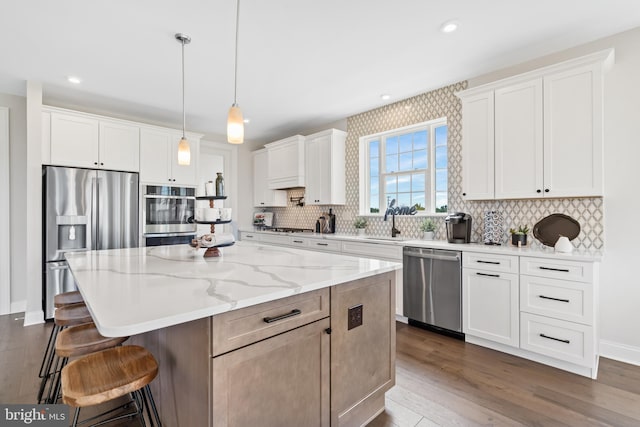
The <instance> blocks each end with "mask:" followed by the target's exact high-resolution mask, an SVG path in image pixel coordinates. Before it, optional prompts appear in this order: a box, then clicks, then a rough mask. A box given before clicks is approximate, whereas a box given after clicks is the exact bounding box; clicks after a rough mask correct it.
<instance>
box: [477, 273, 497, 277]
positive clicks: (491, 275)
mask: <svg viewBox="0 0 640 427" xmlns="http://www.w3.org/2000/svg"><path fill="white" fill-rule="evenodd" d="M476 274H477V275H478V276H489V277H500V275H499V274H488V273H476Z"/></svg>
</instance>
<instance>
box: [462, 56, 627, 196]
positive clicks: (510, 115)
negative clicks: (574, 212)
mask: <svg viewBox="0 0 640 427" xmlns="http://www.w3.org/2000/svg"><path fill="white" fill-rule="evenodd" d="M613 56H614V55H613V50H612V49H609V50H606V51H602V52H597V53H594V54H591V55H587V56H584V57H581V58H577V59H574V60H571V61H566V62H563V63H560V64H556V65H553V66H549V67H546V68H543V69H541V70H535V71H532V72H529V73H526V74H523V75H519V76H514V77H511V78H508V79H505V80H501V81H498V82H495V83H491V84H488V85H484V86H479V87H476V88H472V89H468V90H466V91H463V92H460V93H458V96H459V97H460V98H461V99H462V121H463V136H462V149H463V152H462V154H463V171H462V173H463V184H462V185H463V197H465V198H466V199H468V200H482V199H524V198H540V197H588V196H596V197H597V196H602V195H603V186H602V169H603V166H602V162H603V135H602V126H603V124H602V120H603V118H602V117H603V115H602V91H603V81H602V74H603V70H604V69H605V68H606V67H609V66H610V65H611V64H612V63H613ZM493 99H495V101H494V103H492V102H491V100H493ZM492 150H493V152H492Z"/></svg>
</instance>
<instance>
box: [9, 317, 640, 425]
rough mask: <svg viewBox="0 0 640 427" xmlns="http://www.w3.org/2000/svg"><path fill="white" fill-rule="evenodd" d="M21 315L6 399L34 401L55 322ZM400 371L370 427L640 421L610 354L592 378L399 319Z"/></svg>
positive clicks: (635, 377) (12, 339)
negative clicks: (26, 322)
mask: <svg viewBox="0 0 640 427" xmlns="http://www.w3.org/2000/svg"><path fill="white" fill-rule="evenodd" d="M21 317H22V316H21V315H16V314H13V315H5V316H0V385H1V386H0V403H33V402H34V401H35V397H36V394H37V390H38V384H39V383H38V368H39V367H40V360H41V358H42V352H43V351H44V346H45V345H46V340H47V338H48V336H49V332H50V328H51V323H47V324H45V325H36V326H29V327H26V328H24V327H23V326H22V323H23V320H22V319H21ZM396 376H397V380H396V386H395V387H394V388H393V389H391V390H390V391H389V392H388V393H387V399H386V410H385V412H384V413H382V414H380V415H379V416H378V417H377V418H376V419H375V420H374V421H373V422H371V423H370V424H369V425H370V427H382V426H386V427H389V426H399V427H409V426H415V427H430V426H563V425H569V426H640V367H638V366H633V365H628V364H624V363H620V362H616V361H613V360H609V359H604V358H601V359H600V372H599V375H598V380H597V381H592V380H590V379H588V378H585V377H581V376H578V375H574V374H571V373H568V372H564V371H561V370H558V369H555V368H551V367H548V366H545V365H541V364H538V363H535V362H531V361H528V360H524V359H520V358H518V357H514V356H510V355H507V354H503V353H500V352H496V351H493V350H489V349H486V348H482V347H478V346H475V345H472V344H466V343H464V342H462V341H458V340H455V339H452V338H448V337H444V336H440V335H437V334H434V333H431V332H428V331H423V330H421V329H418V328H414V327H411V326H408V325H405V324H402V323H398V324H397V362H396ZM138 425H139V424H138V422H137V420H133V421H123V422H121V423H118V424H116V426H121V427H130V426H138ZM189 427H191V426H189ZM194 427H196V426H194Z"/></svg>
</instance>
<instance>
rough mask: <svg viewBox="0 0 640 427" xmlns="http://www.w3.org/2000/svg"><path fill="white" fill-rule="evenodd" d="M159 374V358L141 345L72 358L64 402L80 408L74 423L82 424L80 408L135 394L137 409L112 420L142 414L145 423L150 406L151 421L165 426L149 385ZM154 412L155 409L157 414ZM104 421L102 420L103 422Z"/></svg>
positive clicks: (65, 372) (65, 380)
mask: <svg viewBox="0 0 640 427" xmlns="http://www.w3.org/2000/svg"><path fill="white" fill-rule="evenodd" d="M157 374H158V363H157V362H156V359H155V358H154V357H153V355H152V354H151V353H149V352H148V351H147V350H145V349H144V348H143V347H140V346H137V345H125V346H121V347H114V348H110V349H108V350H102V351H99V352H97V353H92V354H89V355H87V356H83V357H81V358H79V359H76V360H73V361H71V362H69V364H68V365H67V366H65V367H64V368H63V369H62V402H64V403H66V404H67V405H70V406H73V407H75V408H76V410H75V414H74V417H73V422H72V424H71V425H72V426H74V427H75V426H77V425H78V417H79V415H80V408H83V407H86V406H93V405H98V404H101V403H104V402H108V401H110V400H113V399H116V398H118V397H121V396H125V395H127V394H131V395H132V397H133V403H134V405H135V407H136V411H135V412H132V413H127V414H124V415H118V416H116V417H113V418H112V419H110V420H109V421H115V420H118V419H122V418H126V417H130V416H133V415H140V416H141V417H142V418H141V421H142V423H143V424H144V414H143V412H144V410H145V409H146V412H147V417H148V418H149V421H150V422H151V424H152V425H156V426H161V425H162V423H161V422H160V417H159V416H158V411H157V408H156V405H155V402H154V400H153V396H152V394H151V389H150V388H149V383H151V381H153V379H154V378H155V377H156V375H157ZM108 412H110V411H108ZM108 412H107V413H108ZM151 412H153V418H152V416H151V415H152V414H151ZM104 415H106V413H105V414H101V415H98V416H96V417H92V418H90V419H88V420H84V421H83V422H86V421H90V420H94V419H97V418H101V417H102V416H104ZM101 423H102V421H101V422H100V423H99V424H101ZM94 425H95V424H94Z"/></svg>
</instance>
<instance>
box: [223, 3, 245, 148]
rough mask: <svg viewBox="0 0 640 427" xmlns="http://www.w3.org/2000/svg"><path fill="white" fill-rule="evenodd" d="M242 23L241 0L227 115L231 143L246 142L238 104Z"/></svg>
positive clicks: (237, 16) (228, 135)
mask: <svg viewBox="0 0 640 427" xmlns="http://www.w3.org/2000/svg"><path fill="white" fill-rule="evenodd" d="M239 23H240V0H237V2H236V52H235V69H234V76H233V78H234V81H233V105H232V106H231V108H230V109H229V116H228V117H227V141H229V142H230V143H231V144H242V143H243V142H244V120H243V118H242V111H240V107H239V106H238V97H237V94H238V27H239Z"/></svg>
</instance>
